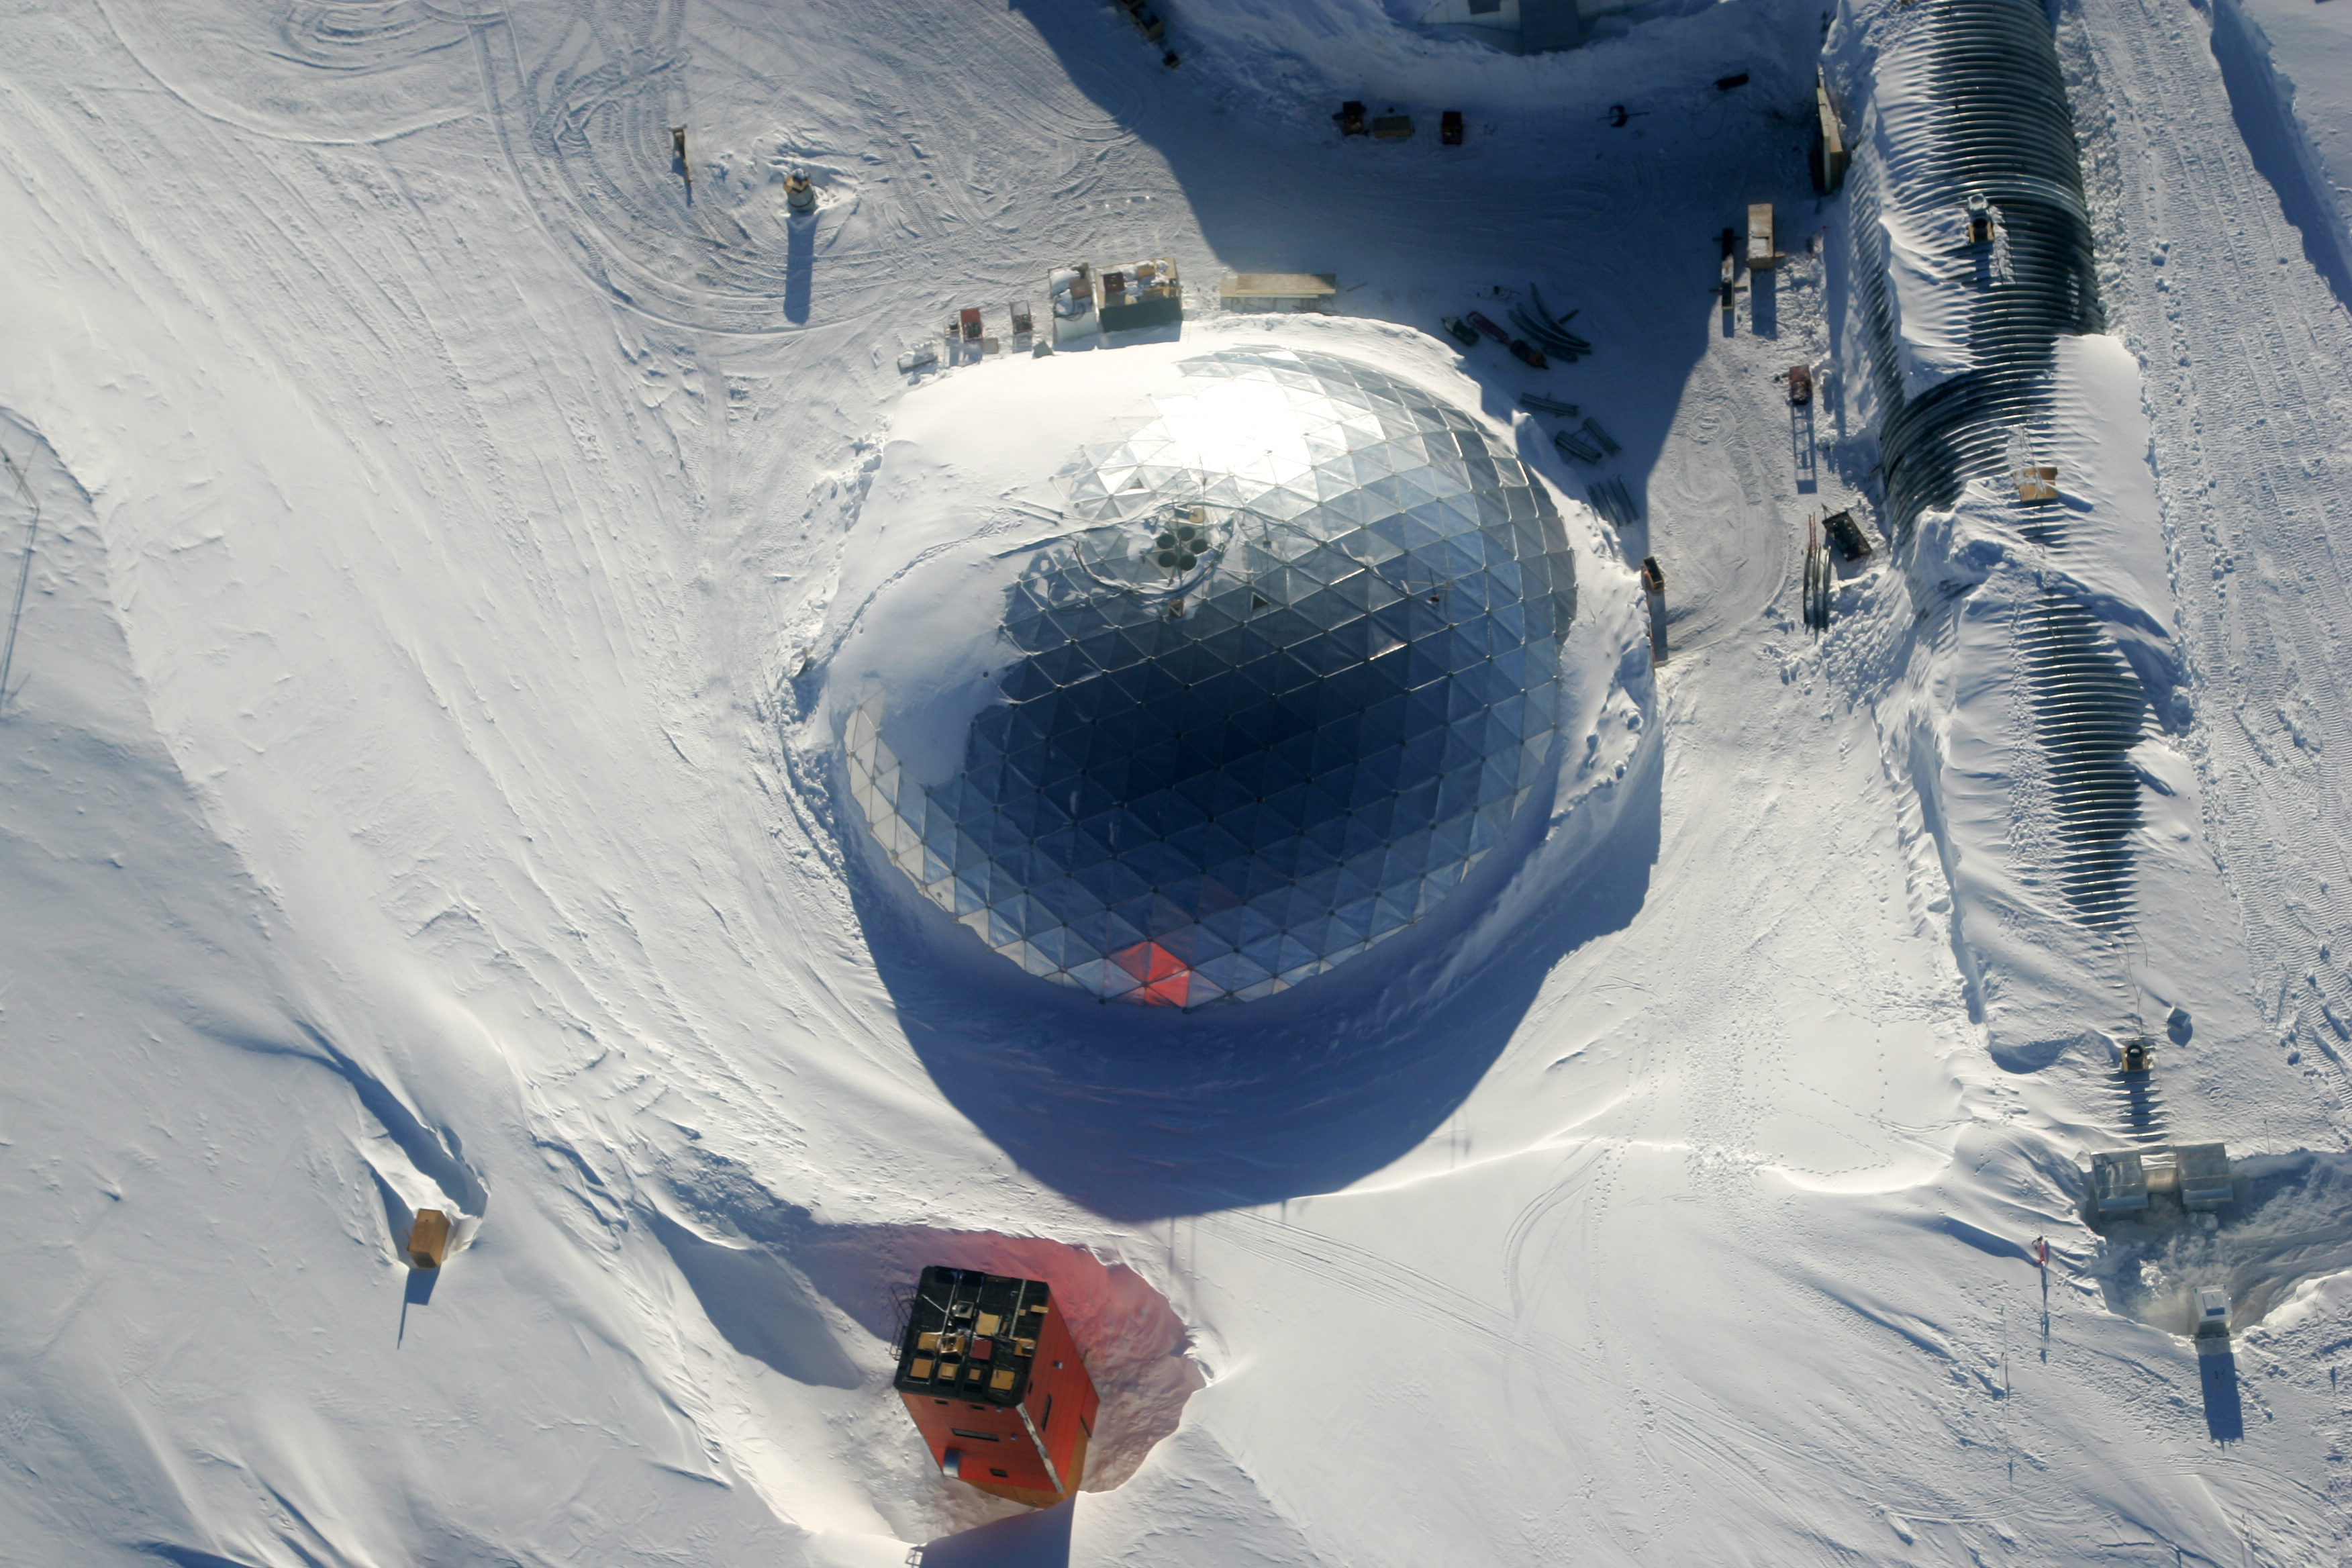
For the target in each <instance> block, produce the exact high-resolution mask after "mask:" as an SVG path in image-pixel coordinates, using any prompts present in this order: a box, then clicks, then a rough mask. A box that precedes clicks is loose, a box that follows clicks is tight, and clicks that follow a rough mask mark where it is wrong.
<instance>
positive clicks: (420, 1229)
mask: <svg viewBox="0 0 2352 1568" xmlns="http://www.w3.org/2000/svg"><path fill="white" fill-rule="evenodd" d="M448 1256H449V1216H448V1215H446V1214H443V1213H442V1212H441V1211H440V1210H439V1209H418V1210H417V1211H416V1223H415V1225H414V1226H410V1227H409V1231H408V1266H409V1267H410V1268H440V1267H441V1263H442V1260H443V1259H444V1258H447V1257H448Z"/></svg>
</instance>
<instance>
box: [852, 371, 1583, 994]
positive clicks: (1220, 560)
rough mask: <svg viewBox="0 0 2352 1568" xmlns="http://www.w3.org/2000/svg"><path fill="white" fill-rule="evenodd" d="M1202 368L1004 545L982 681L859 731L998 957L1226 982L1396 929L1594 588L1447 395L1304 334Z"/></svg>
mask: <svg viewBox="0 0 2352 1568" xmlns="http://www.w3.org/2000/svg"><path fill="white" fill-rule="evenodd" d="M1172 368H1173V372H1174V374H1173V375H1172V376H1171V377H1170V378H1169V379H1170V382H1171V384H1168V385H1167V386H1165V387H1164V389H1162V390H1159V391H1156V392H1154V393H1152V394H1151V395H1150V396H1149V399H1148V405H1149V406H1148V411H1147V412H1145V413H1143V414H1141V415H1139V416H1137V417H1134V418H1131V419H1128V420H1125V421H1122V422H1120V424H1119V425H1118V426H1115V427H1114V429H1113V430H1112V431H1111V433H1110V438H1109V439H1107V440H1104V441H1102V442H1100V443H1098V444H1096V445H1091V446H1088V447H1085V448H1084V449H1083V450H1082V451H1081V452H1080V453H1079V454H1078V456H1077V457H1076V459H1075V460H1073V461H1072V462H1071V463H1070V464H1069V465H1068V466H1067V467H1066V468H1065V469H1064V471H1063V473H1062V475H1061V476H1060V477H1061V480H1062V483H1063V485H1064V487H1065V490H1066V497H1067V508H1066V523H1065V526H1064V528H1063V531H1061V532H1060V533H1059V534H1058V535H1057V536H1056V537H1053V538H1051V539H1048V540H1045V541H1044V542H1038V543H1035V544H1033V545H1030V546H1027V547H1024V548H1023V549H1020V550H1017V551H1013V552H1004V553H1003V554H1002V555H1000V556H999V557H998V559H1000V560H1003V561H1004V563H1005V570H1004V572H1003V574H1002V579H1003V580H1001V582H1000V583H999V584H998V585H996V586H994V587H993V588H992V594H993V595H994V596H993V597H992V599H991V601H990V606H989V610H988V614H987V616H986V617H985V618H986V619H988V620H990V621H992V623H993V624H992V626H990V627H989V628H988V630H987V631H986V632H985V633H984V634H983V635H982V637H981V638H980V643H981V646H980V647H978V648H977V649H966V650H962V651H961V653H960V654H958V655H957V656H956V658H955V659H953V660H950V662H956V661H960V662H961V663H962V664H964V665H967V666H968V667H969V668H970V669H971V670H972V671H976V672H978V677H979V678H978V679H976V680H970V681H966V682H964V683H963V687H962V688H961V689H968V690H969V691H971V692H972V693H975V694H976V695H974V696H971V697H968V698H966V699H965V700H963V701H962V702H961V707H959V705H958V704H956V703H953V702H949V703H944V704H943V703H942V702H941V701H940V700H924V699H921V698H919V697H917V696H915V694H914V689H915V688H916V686H917V685H918V684H919V683H918V682H916V681H914V680H912V679H907V678H903V677H902V678H898V679H880V680H877V681H876V682H875V683H873V685H872V689H870V690H869V691H867V692H866V693H865V694H864V695H862V696H860V697H859V698H857V699H856V705H855V706H854V707H851V708H849V709H848V710H847V712H846V718H845V725H844V729H845V735H844V740H845V752H846V757H847V765H848V773H849V784H850V793H851V795H852V796H853V798H854V799H855V800H856V804H857V807H858V809H859V811H860V812H861V813H862V814H863V816H864V817H865V820H866V825H867V826H869V827H870V828H871V829H872V831H873V833H874V835H875V837H877V839H878V840H879V841H880V843H881V845H882V846H883V847H884V849H885V850H886V851H887V854H888V855H889V858H890V859H891V860H892V861H893V863H895V864H896V865H897V866H898V868H900V869H901V870H903V871H904V872H905V873H906V874H907V875H908V877H909V878H910V879H913V881H914V883H915V884H916V886H917V887H919V888H920V889H922V891H923V892H924V893H925V894H927V895H928V896H929V897H930V898H931V899H932V900H934V901H936V902H937V903H938V904H939V905H940V907H941V908H942V909H945V910H948V912H949V913H950V914H952V915H954V916H955V917H956V918H957V919H959V920H960V921H962V922H963V923H964V924H965V925H967V926H969V927H971V930H972V931H975V932H977V933H978V934H979V935H980V937H981V939H982V941H984V942H987V943H988V944H989V945H990V946H991V947H992V948H994V949H995V950H996V951H997V952H1002V953H1003V954H1004V955H1005V956H1006V957H1008V958H1010V959H1012V960H1013V961H1014V962H1015V963H1019V964H1021V965H1022V967H1024V969H1026V970H1028V971H1029V972H1030V973H1034V974H1037V975H1040V976H1043V977H1045V978H1046V979H1049V980H1053V981H1055V982H1057V983H1059V984H1066V985H1072V986H1076V987H1078V988H1079V989H1082V990H1085V991H1088V992H1091V993H1093V994H1096V995H1097V996H1102V997H1120V998H1124V999H1128V1000H1134V1001H1142V1002H1152V1003H1161V1004H1173V1005H1181V1006H1196V1005H1201V1004H1202V1003H1205V1002H1211V1001H1217V1000H1223V999H1229V998H1230V999H1235V1000H1248V999H1251V998H1255V997H1261V996H1265V995H1269V994H1273V993H1275V992H1276V991H1280V990H1283V989H1286V987H1288V986H1291V985H1294V984H1297V983H1298V982H1299V981H1301V980H1304V979H1307V978H1308V977H1310V976H1313V975H1316V974H1318V973H1322V972H1324V971H1325V970H1328V969H1329V968H1331V967H1332V966H1333V965H1335V964H1338V963H1341V962H1343V961H1344V960H1346V959H1349V958H1350V957H1353V956H1355V955H1356V954H1358V953H1360V952H1364V951H1366V950H1367V949H1369V948H1370V947H1372V946H1373V945H1375V944H1376V943H1378V942H1381V941H1382V940H1384V939H1385V938H1387V937H1390V936H1392V935H1394V934H1395V933H1396V932H1397V931H1402V929H1404V928H1405V927H1406V926H1408V925H1411V924H1412V922H1414V921H1417V920H1419V919H1421V918H1422V917H1423V916H1424V915H1426V914H1428V913H1429V912H1430V911H1431V910H1433V909H1434V908H1435V907H1436V906H1437V904H1438V903H1439V902H1440V901H1441V900H1444V898H1445V896H1446V895H1447V894H1448V893H1449V892H1451V891H1452V890H1453V889H1454V888H1455V887H1456V886H1457V885H1458V884H1459V883H1460V882H1461V880H1462V879H1463V877H1464V876H1465V874H1466V873H1467V872H1468V871H1469V869H1470V868H1471V867H1472V866H1474V865H1475V864H1476V862H1477V861H1478V859H1479V858H1481V857H1482V856H1484V855H1485V854H1486V852H1487V850H1489V849H1490V848H1492V847H1494V846H1495V845H1496V843H1497V842H1499V841H1500V840H1501V839H1502V837H1504V835H1505V833H1506V832H1507V830H1508V828H1509V826H1510V825H1511V822H1512V820H1513V818H1514V816H1516V814H1517V811H1518V809H1519V807H1520V806H1521V805H1522V804H1523V803H1524V802H1525V801H1526V800H1527V798H1528V795H1529V793H1530V792H1531V791H1532V790H1533V789H1534V788H1535V786H1536V784H1537V783H1538V779H1539V777H1540V775H1541V772H1542V769H1543V766H1544V763H1545V760H1546V757H1547V755H1548V753H1549V747H1550V742H1551V739H1552V731H1553V728H1554V724H1555V716H1554V710H1555V707H1556V702H1557V683H1558V680H1559V670H1558V665H1559V653H1560V647H1561V643H1562V640H1563V639H1564V638H1565V637H1566V636H1567V632H1568V627H1569V623H1570V618H1571V616H1573V614H1574V609H1575V578H1574V567H1573V563H1572V559H1571V556H1570V550H1569V545H1568V542H1567V538H1566V535H1565V532H1564V531H1563V529H1562V527H1561V522H1560V519H1559V513H1558V512H1557V510H1555V508H1554V506H1553V504H1552V502H1551V500H1550V498H1549V495H1548V494H1547V492H1546V491H1545V490H1544V489H1543V488H1542V486H1541V485H1540V484H1539V483H1538V482H1537V481H1536V480H1535V479H1532V478H1531V477H1530V476H1529V474H1528V472H1527V470H1526V469H1525V468H1523V467H1522V466H1521V465H1520V463H1519V462H1518V460H1517V458H1515V457H1513V456H1512V455H1511V454H1510V453H1509V452H1507V451H1506V450H1505V449H1504V448H1503V447H1501V446H1500V445H1498V444H1497V443H1496V441H1495V440H1494V439H1493V438H1492V437H1489V436H1488V434H1487V433H1486V430H1485V429H1484V428H1483V427H1482V426H1481V425H1480V424H1479V423H1478V422H1477V421H1476V420H1475V419H1474V418H1472V417H1471V416H1468V415H1466V414H1465V413H1463V412H1461V411H1459V410H1457V409H1455V408H1453V407H1451V406H1449V405H1446V404H1445V403H1444V402H1443V401H1441V400H1440V399H1439V398H1437V397H1436V396H1434V395H1432V394H1430V393H1428V392H1426V391H1423V389H1421V388H1419V387H1417V386H1413V385H1411V384H1407V383H1406V382H1403V381H1402V380H1400V379H1398V378H1396V377H1394V376H1391V375H1389V374H1385V373H1383V372H1381V371H1378V370H1374V369H1371V368H1370V367H1367V366H1365V365H1363V364H1360V363H1354V362H1352V361H1349V360H1345V359H1341V358H1339V357H1337V356H1334V355H1329V354H1324V353H1302V352H1293V351H1290V350H1286V349H1279V348H1266V347H1249V348H1235V349H1228V350H1223V351H1220V352H1217V353H1208V354H1204V355H1200V356H1198V357H1194V358H1190V359H1186V360H1183V361H1181V362H1180V363H1176V364H1175V365H1174V366H1173V367H1172ZM866 635H868V636H878V635H885V634H881V633H879V632H878V631H877V629H876V628H872V627H869V628H867V633H866ZM956 684H957V683H956V682H953V681H949V682H946V685H947V686H948V687H950V688H954V687H956ZM958 726H961V729H960V731H959V733H960V736H961V742H960V745H955V744H954V743H953V738H952V737H950V736H948V735H946V734H944V733H942V731H943V730H946V729H955V728H957V727H958ZM945 746H952V748H953V749H952V753H951V754H950V752H945V751H943V750H942V748H943V747H945ZM918 753H920V754H923V755H926V756H928V757H929V759H930V760H929V761H928V762H927V763H918V764H916V765H911V766H910V765H908V759H909V758H910V757H912V756H915V755H916V754H918Z"/></svg>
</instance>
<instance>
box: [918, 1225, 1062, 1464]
mask: <svg viewBox="0 0 2352 1568" xmlns="http://www.w3.org/2000/svg"><path fill="white" fill-rule="evenodd" d="M893 1386H895V1387H896V1388H897V1389H898V1397H899V1398H900V1399H901V1400H903V1401H905V1403H906V1406H907V1414H908V1415H911V1416H913V1417H914V1420H915V1426H916V1428H917V1430H919V1431H920V1432H921V1433H922V1435H923V1440H924V1441H925V1442H926V1443H927V1444H928V1445H929V1447H930V1450H931V1458H932V1461H933V1462H934V1463H936V1464H937V1465H938V1466H939V1467H940V1474H942V1475H945V1476H948V1477H950V1478H951V1479H955V1480H960V1481H962V1482H963V1483H964V1484H965V1485H967V1486H973V1487H978V1488H979V1489H981V1490H982V1491H984V1492H991V1493H993V1494H994V1495H996V1496H998V1497H1001V1498H1006V1499H1009V1500H1012V1501H1013V1502H1018V1503H1026V1504H1028V1505H1029V1506H1030V1507H1032V1508H1048V1507H1051V1506H1052V1505H1053V1504H1055V1503H1057V1502H1062V1501H1065V1500H1067V1499H1068V1498H1069V1497H1070V1496H1071V1495H1072V1494H1073V1493H1074V1492H1076V1490H1077V1488H1078V1482H1079V1480H1080V1479H1081V1478H1082V1477H1083V1476H1084V1475H1085V1473H1086V1468H1087V1445H1088V1444H1089V1443H1090V1442H1091V1441H1092V1440H1093V1437H1094V1423H1095V1414H1096V1410H1097V1405H1098V1403H1099V1402H1098V1401H1097V1397H1096V1394H1095V1386H1094V1380H1093V1379H1092V1378H1090V1377H1088V1376H1087V1368H1086V1363H1085V1361H1084V1359H1083V1358H1081V1357H1080V1355H1079V1353H1078V1347H1077V1343H1076V1341H1075V1340H1073V1339H1072V1338H1071V1337H1070V1331H1069V1327H1068V1325H1067V1324H1066V1322H1065V1321H1064V1320H1063V1317H1062V1314H1061V1313H1060V1312H1059V1311H1058V1310H1055V1302H1054V1299H1053V1290H1052V1289H1051V1288H1050V1287H1049V1286H1047V1285H1046V1283H1045V1281H1044V1280H1042V1279H1013V1278H1011V1277H1009V1276H1006V1275H1002V1274H986V1273H982V1271H980V1270H979V1269H976V1268H940V1267H933V1268H926V1269H924V1270H923V1273H922V1278H921V1279H920V1280H919V1282H918V1283H917V1284H916V1287H915V1300H914V1302H913V1305H912V1306H911V1307H910V1308H909V1309H908V1313H907V1326H906V1329H905V1331H904V1332H902V1333H901V1334H900V1335H899V1339H898V1375H897V1377H896V1378H895V1379H894V1380H893Z"/></svg>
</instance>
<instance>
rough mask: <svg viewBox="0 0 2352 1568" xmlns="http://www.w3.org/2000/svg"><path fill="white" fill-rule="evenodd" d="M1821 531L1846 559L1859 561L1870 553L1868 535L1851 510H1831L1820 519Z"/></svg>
mask: <svg viewBox="0 0 2352 1568" xmlns="http://www.w3.org/2000/svg"><path fill="white" fill-rule="evenodd" d="M1822 532H1823V533H1826V534H1828V535H1829V536H1830V542H1831V543H1832V544H1834V545H1836V546H1837V547H1838V552H1839V553H1840V554H1842V555H1843V556H1844V557H1845V558H1846V559H1847V560H1848V561H1860V560H1861V559H1863V558H1864V556H1866V555H1868V554H1869V553H1870V535H1868V534H1867V533H1864V531H1862V524H1860V523H1859V522H1856V521H1854V518H1853V512H1852V511H1851V510H1847V511H1833V512H1832V513H1830V514H1829V516H1827V517H1825V518H1823V519H1822Z"/></svg>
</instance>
